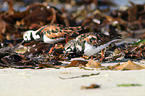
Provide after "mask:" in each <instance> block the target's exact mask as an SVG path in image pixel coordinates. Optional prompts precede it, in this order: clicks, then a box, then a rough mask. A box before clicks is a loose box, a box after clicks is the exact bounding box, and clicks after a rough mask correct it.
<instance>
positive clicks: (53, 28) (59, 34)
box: [23, 24, 83, 44]
mask: <svg viewBox="0 0 145 96" xmlns="http://www.w3.org/2000/svg"><path fill="white" fill-rule="evenodd" d="M82 29H83V27H81V26H78V27H65V26H63V25H60V24H51V25H46V26H43V27H41V28H39V29H38V30H36V31H33V30H29V31H26V32H25V33H24V34H23V39H24V41H32V40H35V41H41V42H44V43H49V44H54V43H57V42H60V41H63V40H66V41H67V37H68V36H70V35H72V34H74V33H77V34H78V31H80V30H82Z"/></svg>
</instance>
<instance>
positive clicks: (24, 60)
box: [0, 47, 38, 69]
mask: <svg viewBox="0 0 145 96" xmlns="http://www.w3.org/2000/svg"><path fill="white" fill-rule="evenodd" d="M0 67H3V68H5V67H6V68H18V69H23V68H31V69H34V68H36V67H38V63H37V62H36V61H34V60H32V59H30V58H28V57H25V56H21V55H19V54H17V53H16V52H14V51H13V50H12V48H10V47H5V48H1V49H0Z"/></svg>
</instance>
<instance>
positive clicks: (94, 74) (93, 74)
mask: <svg viewBox="0 0 145 96" xmlns="http://www.w3.org/2000/svg"><path fill="white" fill-rule="evenodd" d="M99 74H100V72H98V73H92V74H89V75H80V76H74V77H68V78H64V77H59V78H60V79H75V78H82V77H90V76H96V75H99Z"/></svg>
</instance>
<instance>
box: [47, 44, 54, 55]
mask: <svg viewBox="0 0 145 96" xmlns="http://www.w3.org/2000/svg"><path fill="white" fill-rule="evenodd" d="M53 49H54V45H53V46H52V48H51V49H50V50H49V52H48V54H51V53H52V51H53Z"/></svg>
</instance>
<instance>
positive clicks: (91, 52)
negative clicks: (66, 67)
mask: <svg viewBox="0 0 145 96" xmlns="http://www.w3.org/2000/svg"><path fill="white" fill-rule="evenodd" d="M119 40H121V39H116V40H112V41H110V42H108V43H106V44H104V45H100V46H97V47H95V46H93V45H91V44H88V43H87V42H85V50H84V55H87V56H91V55H94V54H96V53H98V52H100V51H101V50H103V49H104V48H106V47H107V46H108V45H110V43H112V42H115V41H119Z"/></svg>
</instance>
